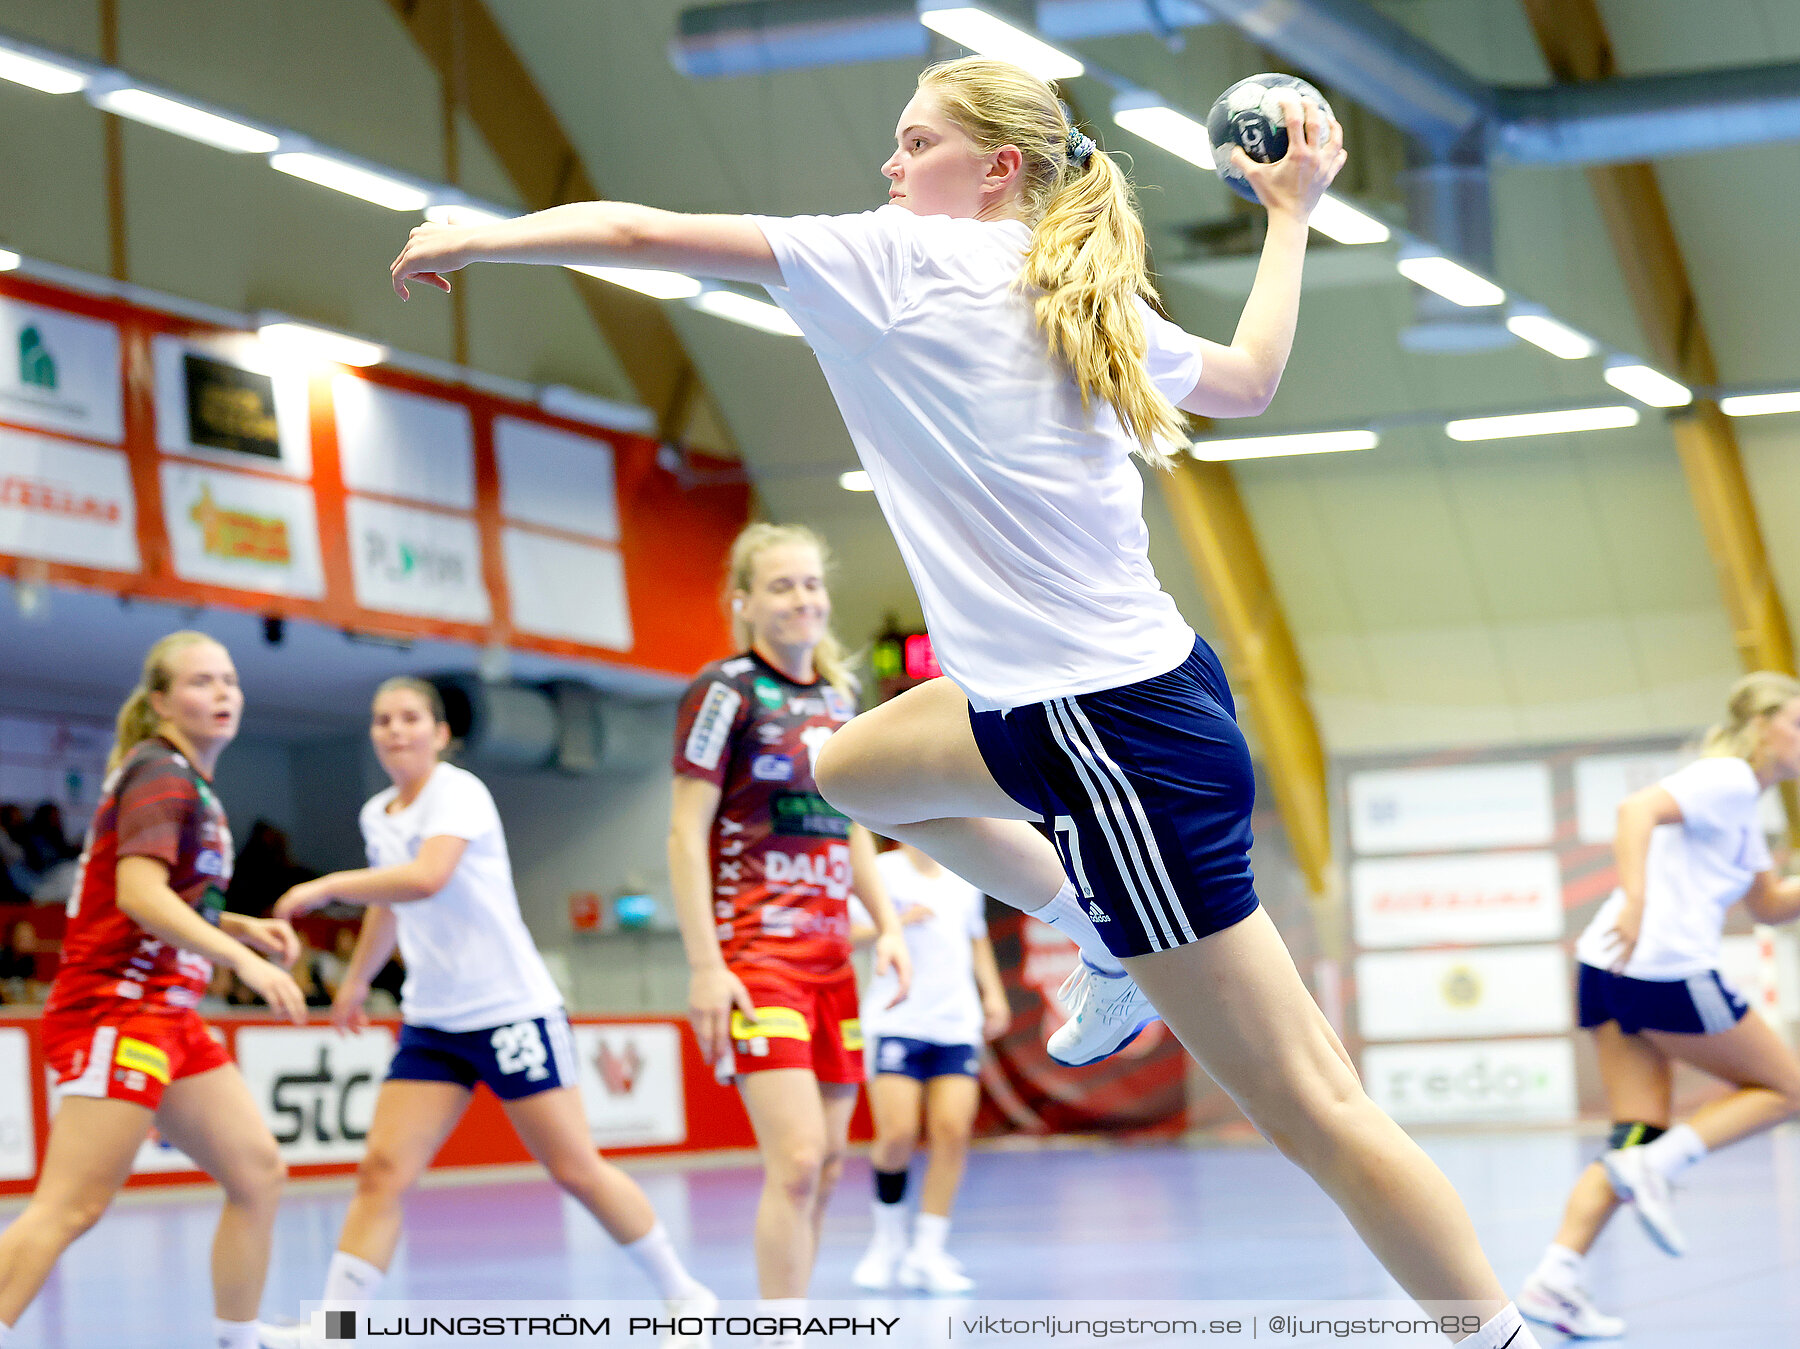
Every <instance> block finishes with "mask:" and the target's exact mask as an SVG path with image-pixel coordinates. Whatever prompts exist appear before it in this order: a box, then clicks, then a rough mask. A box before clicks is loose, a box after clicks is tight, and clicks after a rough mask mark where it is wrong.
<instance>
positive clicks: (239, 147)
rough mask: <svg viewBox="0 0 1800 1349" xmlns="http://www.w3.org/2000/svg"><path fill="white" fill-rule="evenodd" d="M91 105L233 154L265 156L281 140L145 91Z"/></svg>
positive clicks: (112, 94)
mask: <svg viewBox="0 0 1800 1349" xmlns="http://www.w3.org/2000/svg"><path fill="white" fill-rule="evenodd" d="M93 102H94V106H95V107H96V108H102V109H104V110H105V111H107V112H111V113H117V114H118V115H119V116H120V117H129V118H130V119H131V120H132V121H134V122H142V123H144V125H146V126H153V127H160V128H161V129H162V130H164V131H172V132H174V133H175V134H176V135H177V136H186V137H187V138H188V139H189V140H191V141H199V142H200V143H201V144H202V145H210V146H212V147H213V148H214V149H218V150H229V151H231V152H232V153H233V154H240V155H245V154H256V155H266V154H267V153H268V152H269V151H271V150H273V149H274V148H275V147H276V146H278V145H280V144H281V139H280V137H278V136H271V135H270V134H269V133H268V132H266V131H262V130H259V129H257V128H256V127H253V126H245V125H244V124H243V123H242V122H234V121H232V120H231V119H230V118H229V117H220V116H219V115H218V114H217V113H211V112H204V111H202V110H201V109H199V108H196V107H192V106H190V105H189V104H186V103H181V102H178V101H177V100H175V99H172V98H165V97H164V96H163V95H162V94H153V93H151V92H150V91H149V90H148V89H109V90H107V91H106V92H105V93H103V94H96V95H94V99H93Z"/></svg>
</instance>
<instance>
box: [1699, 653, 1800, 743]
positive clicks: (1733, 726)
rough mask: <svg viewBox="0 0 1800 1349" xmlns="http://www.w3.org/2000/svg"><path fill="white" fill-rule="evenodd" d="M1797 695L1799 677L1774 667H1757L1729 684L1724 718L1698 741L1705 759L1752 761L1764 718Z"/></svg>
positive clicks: (1798, 692)
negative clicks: (1729, 688)
mask: <svg viewBox="0 0 1800 1349" xmlns="http://www.w3.org/2000/svg"><path fill="white" fill-rule="evenodd" d="M1795 698H1800V679H1795V678H1793V676H1791V675H1785V674H1782V673H1781V672H1780V671H1778V670H1757V671H1756V672H1755V673H1753V674H1747V675H1745V676H1744V677H1743V678H1742V679H1740V680H1738V681H1737V683H1735V684H1733V685H1732V686H1731V692H1730V693H1729V694H1728V695H1727V696H1726V699H1725V713H1726V715H1725V720H1724V721H1722V722H1720V723H1719V724H1718V725H1716V726H1714V727H1712V728H1711V729H1710V730H1708V731H1707V733H1706V739H1705V740H1704V741H1702V742H1701V745H1700V753H1701V754H1702V755H1703V756H1705V757H1708V758H1727V757H1728V758H1736V759H1746V760H1754V759H1755V757H1756V755H1757V754H1758V753H1759V752H1760V751H1761V749H1762V742H1763V734H1764V725H1763V721H1764V718H1766V717H1768V716H1770V715H1771V714H1773V713H1775V712H1779V711H1780V710H1781V709H1782V708H1783V707H1785V706H1787V704H1788V703H1789V702H1791V701H1793V700H1794V699H1795Z"/></svg>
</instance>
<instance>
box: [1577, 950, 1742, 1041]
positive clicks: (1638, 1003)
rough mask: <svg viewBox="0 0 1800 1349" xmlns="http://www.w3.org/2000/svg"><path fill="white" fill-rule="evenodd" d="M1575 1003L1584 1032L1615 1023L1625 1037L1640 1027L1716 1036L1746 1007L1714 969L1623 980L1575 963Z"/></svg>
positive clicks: (1641, 1028)
mask: <svg viewBox="0 0 1800 1349" xmlns="http://www.w3.org/2000/svg"><path fill="white" fill-rule="evenodd" d="M1576 968H1577V969H1578V970H1579V971H1580V974H1578V975H1577V976H1576V982H1575V1002H1576V1005H1577V1006H1578V1007H1579V1008H1580V1012H1581V1025H1582V1029H1584V1030H1592V1029H1593V1028H1594V1027H1596V1026H1604V1025H1605V1024H1606V1023H1607V1022H1608V1021H1617V1022H1618V1023H1619V1029H1620V1030H1622V1031H1624V1032H1625V1033H1626V1034H1627V1035H1636V1034H1637V1033H1638V1032H1639V1031H1641V1030H1661V1031H1670V1032H1672V1033H1674V1034H1676V1035H1717V1034H1718V1033H1719V1032H1720V1031H1727V1030H1730V1029H1731V1028H1732V1027H1733V1026H1735V1025H1737V1023H1738V1022H1740V1021H1742V1020H1743V1019H1744V1016H1745V1014H1746V1013H1748V1012H1749V1010H1750V1005H1749V1004H1748V1003H1746V1002H1745V1001H1744V1000H1743V999H1742V998H1740V997H1739V996H1738V995H1737V990H1736V989H1734V988H1732V986H1731V985H1730V984H1728V983H1726V982H1725V981H1724V980H1723V979H1721V978H1720V977H1719V972H1718V971H1717V970H1708V971H1707V972H1706V973H1705V974H1695V975H1691V976H1689V977H1688V978H1686V979H1666V980H1665V979H1627V978H1626V977H1625V976H1624V975H1622V974H1614V973H1613V972H1612V971H1611V970H1602V969H1596V968H1595V967H1594V966H1592V965H1583V964H1579V963H1578V964H1577V965H1576Z"/></svg>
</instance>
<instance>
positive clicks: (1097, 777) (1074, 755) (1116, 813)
mask: <svg viewBox="0 0 1800 1349" xmlns="http://www.w3.org/2000/svg"><path fill="white" fill-rule="evenodd" d="M1073 701H1074V700H1073V699H1072V698H1056V699H1052V700H1050V701H1049V702H1046V703H1045V704H1044V708H1045V710H1046V712H1047V714H1048V717H1049V723H1050V728H1051V731H1052V732H1053V733H1054V734H1055V736H1056V741H1057V744H1059V745H1061V746H1062V749H1063V752H1064V753H1065V754H1067V755H1068V756H1069V762H1070V763H1071V764H1073V765H1074V766H1075V771H1076V773H1077V775H1078V776H1079V777H1080V778H1081V781H1082V784H1083V785H1084V786H1085V787H1086V788H1087V793H1088V799H1089V801H1090V803H1091V804H1092V806H1093V808H1094V818H1095V820H1096V821H1097V822H1098V823H1099V825H1100V828H1101V830H1102V832H1104V833H1105V835H1106V842H1107V846H1108V847H1110V848H1111V849H1112V854H1113V861H1114V862H1115V863H1116V864H1117V866H1118V870H1119V879H1120V880H1121V881H1122V882H1123V883H1124V885H1125V890H1126V893H1127V894H1128V895H1130V897H1131V906H1132V908H1133V909H1135V910H1136V911H1137V916H1138V922H1139V924H1140V925H1141V926H1142V927H1143V929H1144V936H1145V938H1146V939H1147V940H1148V941H1149V943H1150V949H1151V950H1153V951H1160V950H1163V949H1164V948H1165V947H1168V946H1173V945H1175V944H1176V941H1175V924H1174V923H1173V922H1172V921H1171V920H1170V917H1169V912H1168V909H1169V904H1168V901H1169V900H1171V899H1173V897H1174V896H1173V891H1172V889H1171V891H1170V892H1168V893H1167V894H1166V895H1165V894H1159V893H1158V890H1157V885H1156V881H1155V879H1154V878H1153V877H1152V875H1151V873H1150V868H1149V866H1148V865H1146V863H1145V861H1144V850H1143V847H1141V846H1140V843H1147V845H1148V847H1149V849H1150V851H1151V853H1152V855H1153V856H1154V857H1155V859H1156V865H1157V870H1158V871H1162V870H1163V868H1162V858H1161V856H1160V855H1158V854H1157V853H1156V840H1155V839H1154V838H1150V839H1146V840H1140V838H1139V836H1138V835H1137V833H1136V831H1135V830H1134V829H1133V828H1132V826H1131V816H1130V814H1129V813H1128V812H1127V810H1126V808H1125V805H1124V803H1123V802H1122V801H1121V800H1120V796H1119V788H1120V787H1121V786H1122V787H1123V788H1124V791H1125V792H1126V793H1127V794H1128V795H1129V798H1130V800H1131V803H1132V805H1133V806H1136V805H1137V798H1136V793H1134V792H1132V790H1131V784H1130V783H1129V782H1127V781H1125V780H1124V777H1123V775H1122V774H1119V773H1118V765H1116V764H1114V763H1112V760H1111V759H1110V758H1105V757H1104V756H1105V753H1106V751H1105V750H1104V748H1102V749H1101V750H1100V752H1099V755H1096V754H1095V748H1094V746H1093V745H1092V744H1090V743H1089V741H1088V739H1087V737H1086V736H1085V735H1084V734H1083V732H1082V730H1081V728H1080V727H1079V726H1077V725H1076V722H1075V717H1074V716H1072V715H1071V710H1073V711H1074V712H1075V713H1076V714H1079V712H1080V709H1079V708H1075V709H1071V708H1070V706H1069V705H1070V704H1071V703H1072V702H1073ZM1083 720H1085V717H1084V718H1083ZM1089 729H1090V730H1091V729H1092V728H1091V726H1090V728H1089ZM1103 760H1104V762H1103ZM1109 767H1110V768H1111V770H1112V771H1111V772H1108V771H1107V770H1108V768H1109ZM1138 815H1139V818H1142V809H1141V807H1140V808H1139V809H1138ZM1127 856H1129V858H1130V861H1129V862H1127V860H1126V859H1127ZM1163 874H1164V876H1165V878H1166V876H1167V872H1166V871H1165V872H1163ZM1146 905H1147V906H1148V908H1147V909H1146ZM1173 907H1174V908H1175V911H1176V912H1177V913H1179V912H1180V905H1179V903H1176V904H1175V905H1174V906H1173ZM1152 917H1154V920H1155V921H1154V923H1153V922H1152ZM1191 939H1192V937H1191V934H1190V940H1191Z"/></svg>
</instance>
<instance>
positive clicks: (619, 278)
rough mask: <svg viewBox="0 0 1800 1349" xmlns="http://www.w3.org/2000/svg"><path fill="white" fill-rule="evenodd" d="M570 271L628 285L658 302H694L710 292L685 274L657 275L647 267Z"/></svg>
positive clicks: (668, 273) (576, 268)
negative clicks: (702, 294)
mask: <svg viewBox="0 0 1800 1349" xmlns="http://www.w3.org/2000/svg"><path fill="white" fill-rule="evenodd" d="M569 270H570V271H571V272H580V273H581V274H582V275H583V276H593V277H598V278H599V279H600V280H602V281H605V282H608V283H610V284H612V285H615V286H624V287H625V289H627V290H635V291H637V292H638V294H640V295H648V296H650V298H651V299H654V300H691V299H693V298H694V297H695V296H696V295H698V294H699V293H700V292H701V291H703V290H705V289H706V287H704V286H702V285H701V284H700V283H699V282H698V281H696V280H694V278H693V277H691V276H686V275H683V274H682V273H681V272H656V271H651V270H649V269H648V268H644V267H571V268H569Z"/></svg>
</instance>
